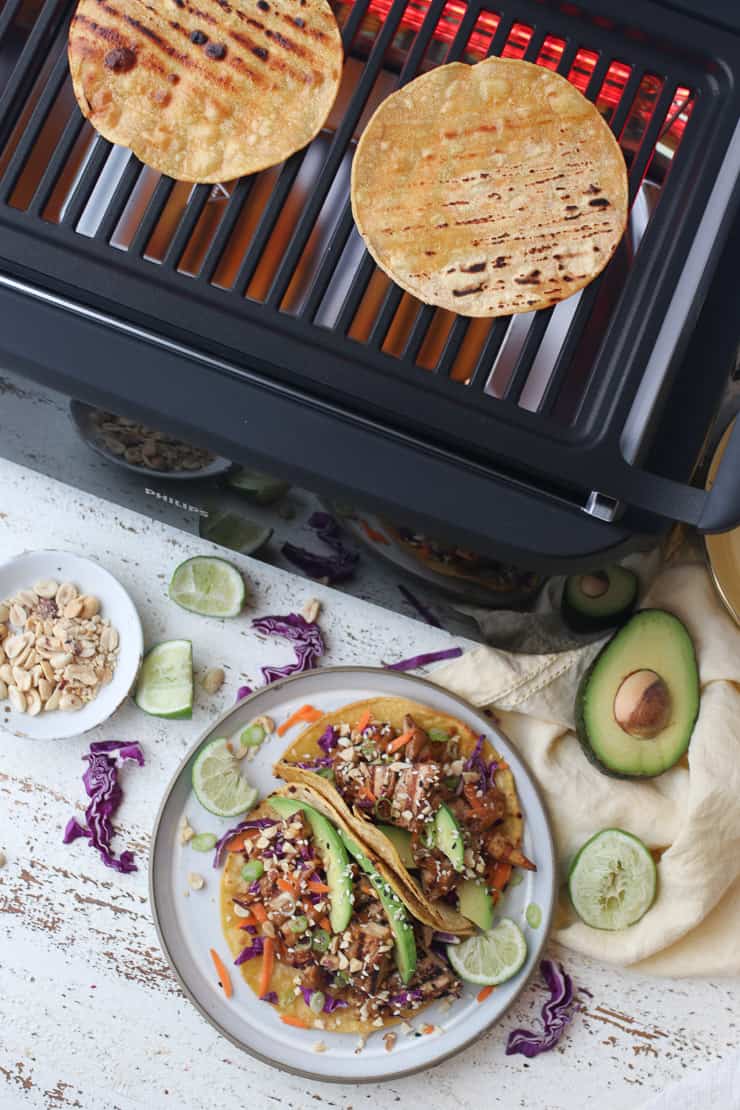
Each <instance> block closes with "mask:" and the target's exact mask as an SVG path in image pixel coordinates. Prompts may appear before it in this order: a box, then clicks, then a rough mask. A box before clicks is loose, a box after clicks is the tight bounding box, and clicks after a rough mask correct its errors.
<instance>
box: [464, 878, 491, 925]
mask: <svg viewBox="0 0 740 1110" xmlns="http://www.w3.org/2000/svg"><path fill="white" fill-rule="evenodd" d="M457 908H458V909H459V911H460V913H461V914H462V915H463V917H467V919H468V920H469V921H472V922H473V924H474V925H477V926H478V928H479V929H484V930H485V929H492V928H493V899H492V898H491V892H490V890H489V889H488V887H487V886H486V885H485V883H480V882H478V880H477V879H464V880H463V882H461V883H460V886H459V887H458V888H457Z"/></svg>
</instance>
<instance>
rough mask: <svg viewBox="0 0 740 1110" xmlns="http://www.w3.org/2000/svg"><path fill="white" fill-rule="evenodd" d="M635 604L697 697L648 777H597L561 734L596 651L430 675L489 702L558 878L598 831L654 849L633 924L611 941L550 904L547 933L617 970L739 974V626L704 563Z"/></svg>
mask: <svg viewBox="0 0 740 1110" xmlns="http://www.w3.org/2000/svg"><path fill="white" fill-rule="evenodd" d="M642 605H643V606H644V607H646V608H647V607H652V608H663V609H668V610H670V611H671V612H673V613H675V614H676V615H677V616H679V617H680V618H681V619H682V620H683V621H684V623H685V624H686V625H687V627H688V629H689V631H690V633H691V635H692V637H693V640H694V645H695V647H696V654H697V659H698V661H699V673H700V680H701V689H702V698H701V708H700V712H699V718H698V720H697V722H696V726H695V729H694V734H693V737H692V740H691V745H690V748H689V755H688V768H687V767H686V766H684V765H683V763H682V764H679V765H678V766H676V767H674V768H673V769H672V770H670V771H668V772H667V773H666V774H664V775H661V776H660V777H659V778H656V779H648V780H645V781H642V782H636V781H626V780H621V779H613V778H609V777H607V776H606V775H602V774H601V773H600V772H599V771H598V770H596V768H595V767H593V766H592V765H591V764H590V763H589V762H588V760H587V759H586V757H585V756H584V755H583V753H582V751H581V749H580V746H579V744H578V741H577V739H576V737H575V735H574V733H573V731H572V727H573V704H574V697H575V692H576V688H577V686H578V682H579V679H580V677H581V675H582V674H583V671H584V670H585V669H586V667H588V665H589V664H590V663H591V661H592V659H593V658H594V655H595V654H596V652H597V651H598V650H599V647H600V645H599V644H596V645H589V646H588V647H585V648H580V649H577V650H573V651H567V652H563V653H560V654H553V655H511V654H505V653H503V652H500V651H497V650H496V649H495V648H491V647H479V648H475V649H474V650H473V651H471V652H469V653H468V654H466V655H465V656H463V657H462V658H461V659H459V660H456V661H454V662H451V663H447V664H445V665H444V666H442V667H440V668H438V669H437V670H435V672H434V675H433V678H434V681H435V682H438V683H439V684H440V685H442V686H445V687H447V688H448V689H450V690H453V691H455V693H458V694H460V695H462V696H463V697H465V698H467V700H468V701H470V702H472V703H473V704H474V705H477V706H490V707H491V708H492V709H493V710H495V712H496V716H497V717H498V719H499V723H500V726H501V728H502V730H503V731H504V732H505V733H506V735H507V736H508V737H509V738H510V739H511V741H512V743H513V744H514V745H515V746H516V747H517V749H518V750H519V752H520V753H521V754H522V755H523V757H524V758H525V760H526V761H527V763H528V765H529V767H530V769H531V770H532V772H533V773H534V776H535V778H536V780H537V782H538V783H539V785H540V787H541V789H542V792H543V795H544V798H545V802H546V804H547V807H548V810H549V813H550V817H551V820H552V828H553V834H554V836H555V843H556V851H557V856H558V860H559V865H560V879H561V881H562V880H563V879H564V877H565V875H566V873H567V867H568V862H569V860H570V859H571V858H572V856H573V854H574V853H575V852H576V851H577V849H578V848H579V847H580V846H581V844H583V842H584V841H585V840H587V839H588V837H589V836H591V835H592V834H593V833H595V832H597V831H598V830H599V829H604V828H608V827H610V826H618V827H621V828H624V829H627V830H628V831H629V832H632V833H635V834H636V835H637V836H639V837H641V839H642V840H644V841H645V843H646V844H647V845H648V847H650V848H651V849H659V850H660V851H661V852H662V855H661V857H660V862H659V864H658V883H659V886H658V896H657V899H656V901H655V904H654V905H653V907H652V908H651V909H650V910H649V911H648V913H647V914H646V915H645V917H643V919H642V920H641V921H639V922H638V923H637V924H636V925H633V926H632V927H631V928H629V929H625V930H622V931H620V932H616V933H609V932H603V931H601V930H597V929H591V928H589V927H588V926H586V925H584V924H582V922H580V921H578V919H577V918H576V917H575V914H574V913H573V911H572V909H571V908H570V905H569V903H568V900H567V897H564V896H563V890H562V888H561V897H560V903H559V906H558V910H557V913H556V916H555V931H554V936H555V938H556V939H557V940H558V941H560V942H561V943H562V944H564V945H567V946H568V947H570V948H573V949H575V950H576V951H578V952H582V953H583V954H584V955H587V956H594V957H596V958H598V959H602V960H606V961H609V962H611V963H615V964H639V965H640V967H641V969H643V970H645V971H646V972H651V973H655V974H661V975H718V974H728V975H729V974H738V973H740V630H738V628H737V627H736V626H735V624H734V623H733V621H732V620H731V618H730V617H729V616H728V615H727V614H726V613H725V611H724V609H723V608H722V607H721V605H720V603H719V601H718V600H717V598H716V596H715V594H714V590H713V588H712V585H711V582H710V580H709V576H708V574H707V572H706V570H705V568H704V566H703V565H702V564H699V563H696V564H682V565H679V566H673V567H669V568H667V569H665V570H664V571H662V572H661V573H660V574H659V576H658V577H657V578H656V579H655V581H654V583H653V585H652V586H651V588H650V590H649V592H648V594H647V596H646V597H645V598H644V600H643V602H642Z"/></svg>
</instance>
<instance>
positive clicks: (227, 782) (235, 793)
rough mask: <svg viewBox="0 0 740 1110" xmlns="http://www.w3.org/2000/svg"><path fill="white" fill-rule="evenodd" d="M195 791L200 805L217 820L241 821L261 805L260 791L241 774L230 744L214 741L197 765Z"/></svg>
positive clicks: (194, 781)
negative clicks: (246, 814) (258, 795)
mask: <svg viewBox="0 0 740 1110" xmlns="http://www.w3.org/2000/svg"><path fill="white" fill-rule="evenodd" d="M193 790H194V791H195V796H196V798H197V799H198V801H199V802H200V804H201V805H202V806H203V807H204V808H205V809H207V810H208V812H209V813H214V814H215V815H216V816H217V817H238V816H239V815H240V814H242V813H246V811H247V810H248V809H251V808H252V806H253V805H254V803H255V802H256V801H257V789H256V787H254V786H252V784H251V783H250V782H248V781H247V779H245V777H244V775H242V774H241V772H240V764H239V760H238V759H236V757H235V756H234V753H233V751H232V750H231V744H230V742H229V741H228V740H224V739H219V740H211V741H210V742H209V743H208V744H205V745H204V746H203V747H202V748H201V750H200V751H199V752H198V755H197V757H196V760H195V763H194V764H193Z"/></svg>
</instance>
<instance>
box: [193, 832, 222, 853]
mask: <svg viewBox="0 0 740 1110" xmlns="http://www.w3.org/2000/svg"><path fill="white" fill-rule="evenodd" d="M217 840H218V837H217V836H216V834H215V833H198V835H197V836H194V837H193V839H192V840H191V841H190V847H191V848H195V850H196V852H210V850H211V848H215V847H216V841H217Z"/></svg>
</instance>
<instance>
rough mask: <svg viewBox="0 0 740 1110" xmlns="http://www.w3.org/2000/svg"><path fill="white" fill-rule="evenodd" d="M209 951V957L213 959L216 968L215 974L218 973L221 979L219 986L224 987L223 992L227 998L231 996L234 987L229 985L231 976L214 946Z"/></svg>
mask: <svg viewBox="0 0 740 1110" xmlns="http://www.w3.org/2000/svg"><path fill="white" fill-rule="evenodd" d="M210 953H211V959H212V960H213V966H214V967H215V968H216V974H217V975H218V977H219V979H220V981H221V986H222V987H223V989H224V994H225V995H226V997H227V998H231V996H232V994H233V993H234V988H233V987H232V985H231V976H230V975H229V973H228V971H227V970H226V964H225V963H224V961H223V960H222V959H221V957H220V956H219V954H218V952H217V951H216V949H215V948H211V949H210Z"/></svg>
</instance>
